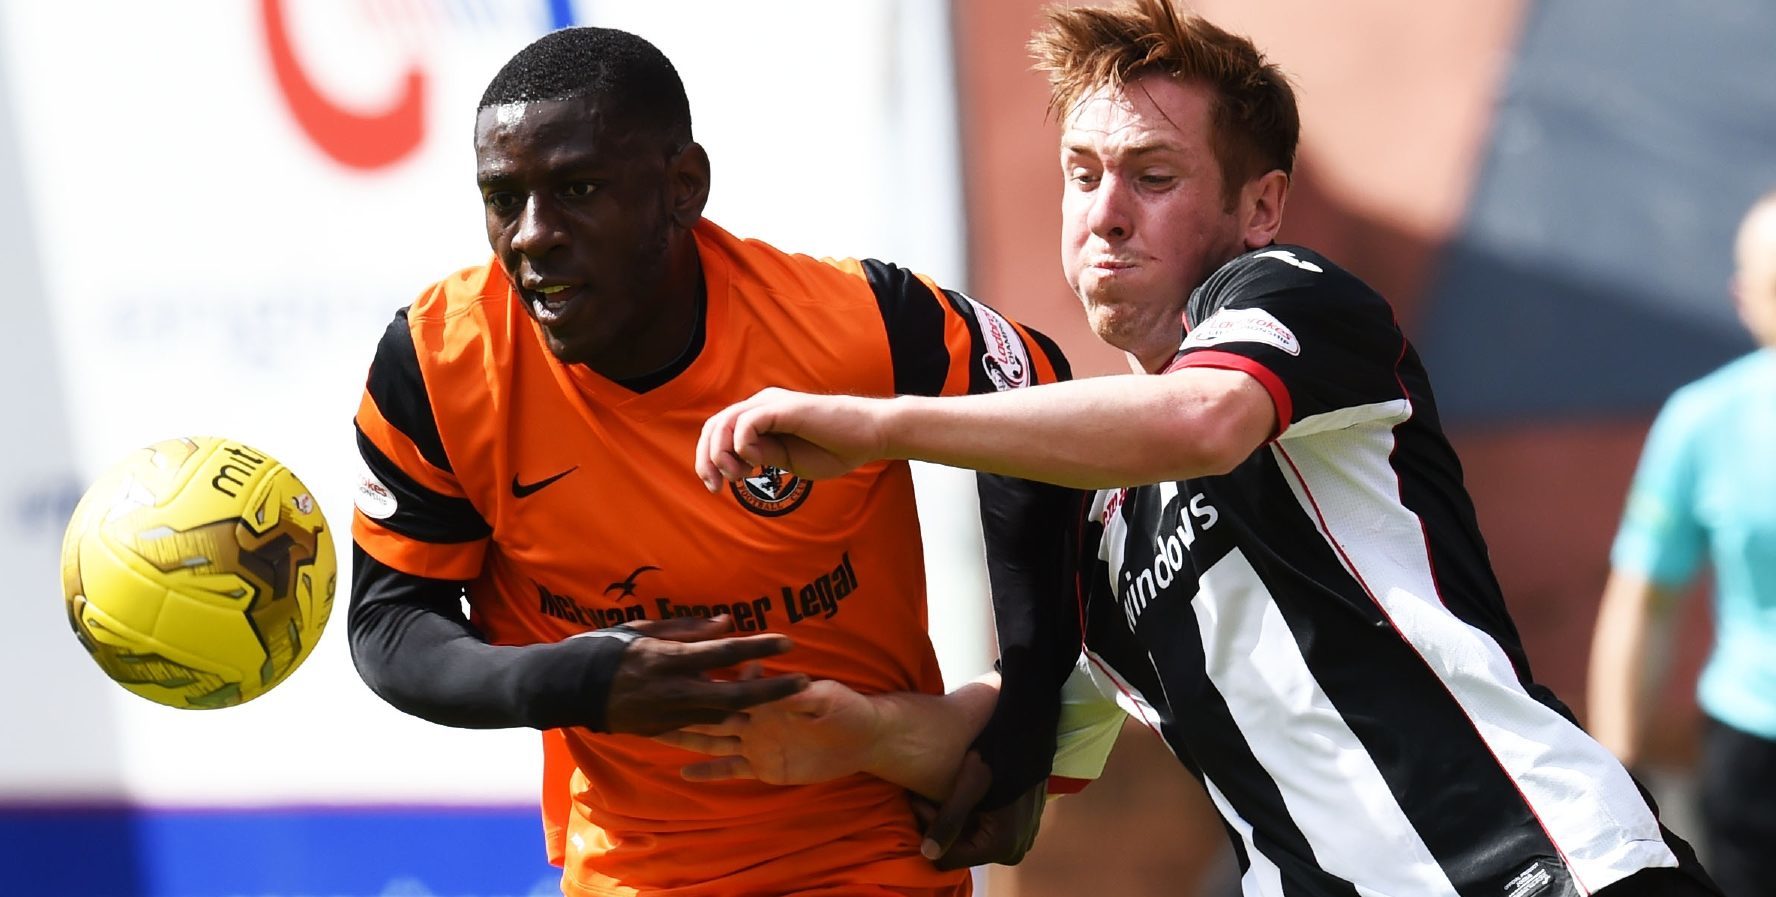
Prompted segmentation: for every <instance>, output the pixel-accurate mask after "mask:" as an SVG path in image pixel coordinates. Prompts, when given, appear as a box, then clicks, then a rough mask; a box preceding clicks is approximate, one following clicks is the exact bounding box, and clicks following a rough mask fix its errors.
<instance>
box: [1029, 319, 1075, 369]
mask: <svg viewBox="0 0 1776 897" xmlns="http://www.w3.org/2000/svg"><path fill="white" fill-rule="evenodd" d="M1024 332H1026V333H1028V334H1030V339H1031V340H1033V341H1034V342H1035V343H1036V347H1037V348H1038V349H1041V350H1042V354H1044V355H1046V356H1048V363H1049V364H1051V365H1054V370H1055V380H1056V381H1060V380H1071V379H1073V365H1072V364H1070V363H1068V361H1067V356H1066V355H1065V354H1064V353H1062V352H1061V346H1060V344H1059V343H1057V342H1055V341H1054V340H1052V339H1050V338H1049V336H1048V334H1046V333H1043V332H1042V331H1040V330H1037V329H1036V328H1034V327H1031V326H1029V325H1027V324H1026V325H1024Z"/></svg>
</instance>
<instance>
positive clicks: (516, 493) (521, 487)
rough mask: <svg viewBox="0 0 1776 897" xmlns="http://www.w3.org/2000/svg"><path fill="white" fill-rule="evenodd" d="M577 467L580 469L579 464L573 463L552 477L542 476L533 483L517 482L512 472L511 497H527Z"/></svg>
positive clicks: (516, 477)
mask: <svg viewBox="0 0 1776 897" xmlns="http://www.w3.org/2000/svg"><path fill="white" fill-rule="evenodd" d="M579 469H580V465H578V464H575V465H574V466H572V467H569V468H568V469H566V470H564V471H562V472H560V473H558V474H556V475H554V476H552V477H543V478H542V479H540V480H537V481H536V482H534V483H520V482H518V475H517V474H512V497H513V498H527V497H529V496H531V495H535V494H536V493H538V492H540V491H542V490H543V489H544V488H546V487H547V486H548V485H549V484H550V483H553V482H555V481H556V480H559V479H561V478H562V477H564V476H567V475H568V474H570V473H573V472H574V471H576V470H579Z"/></svg>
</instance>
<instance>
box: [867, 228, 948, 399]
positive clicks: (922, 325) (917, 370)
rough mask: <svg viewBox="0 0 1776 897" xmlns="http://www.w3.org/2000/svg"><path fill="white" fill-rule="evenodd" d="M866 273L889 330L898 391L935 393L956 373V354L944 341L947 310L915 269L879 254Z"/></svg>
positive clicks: (885, 325)
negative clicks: (952, 363)
mask: <svg viewBox="0 0 1776 897" xmlns="http://www.w3.org/2000/svg"><path fill="white" fill-rule="evenodd" d="M862 264H863V273H864V276H865V277H866V278H867V279H868V280H869V285H870V289H871V290H872V291H873V292H874V293H875V294H876V307H877V309H878V310H880V311H881V313H882V325H883V326H884V327H886V328H887V329H888V354H889V357H890V359H891V360H892V362H893V364H894V392H895V394H896V395H918V396H934V395H937V394H938V393H939V392H942V391H943V385H944V381H945V380H947V379H949V376H950V353H949V350H948V349H947V348H946V347H945V346H944V313H943V308H942V307H941V306H939V305H938V304H937V297H936V296H934V295H932V292H931V288H930V287H927V286H926V285H925V282H924V281H922V280H920V279H919V278H918V277H915V276H914V275H913V273H912V272H911V271H908V270H906V269H905V268H902V267H900V266H898V265H890V264H888V263H887V262H881V261H877V260H875V259H864V260H863V262H862Z"/></svg>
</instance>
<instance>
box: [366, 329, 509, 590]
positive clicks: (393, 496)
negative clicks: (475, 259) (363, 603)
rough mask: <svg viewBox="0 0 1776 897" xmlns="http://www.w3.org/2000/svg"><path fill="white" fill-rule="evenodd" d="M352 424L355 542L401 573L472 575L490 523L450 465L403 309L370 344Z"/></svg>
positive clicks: (478, 567)
mask: <svg viewBox="0 0 1776 897" xmlns="http://www.w3.org/2000/svg"><path fill="white" fill-rule="evenodd" d="M354 422H355V424H356V430H357V444H358V455H359V459H360V461H361V462H362V465H361V470H360V475H359V480H358V484H357V487H358V488H357V501H356V508H355V511H354V513H353V515H352V538H353V540H354V541H356V542H357V544H358V545H359V546H361V547H362V548H363V549H364V551H366V552H368V553H369V554H370V555H371V556H372V557H374V558H376V559H377V560H379V561H381V562H382V563H384V564H387V565H388V566H390V567H392V568H394V569H396V570H399V571H401V572H403V573H410V574H413V575H415V576H425V577H430V578H433V579H448V580H459V581H460V580H468V579H473V578H474V577H475V576H476V575H477V574H479V573H480V571H481V563H482V560H483V558H484V555H485V553H486V548H487V542H488V538H489V537H490V536H491V535H492V529H491V528H490V527H489V526H488V525H487V523H486V521H485V520H484V519H483V518H482V516H481V514H480V512H478V511H477V510H476V509H475V507H474V505H472V504H471V503H470V502H469V500H468V498H467V497H466V496H465V495H464V494H463V490H462V487H461V486H460V485H458V483H457V480H456V476H455V473H454V472H453V471H452V470H451V466H450V458H449V457H448V455H447V454H446V453H445V451H444V447H443V440H442V439H441V438H440V436H439V433H438V423H437V419H436V417H435V415H434V412H433V408H432V403H431V401H430V398H429V396H428V394H427V392H426V388H425V381H424V377H423V376H422V374H421V371H420V366H419V361H418V354H417V351H416V350H415V347H414V343H413V335H412V333H411V331H410V330H409V329H408V324H407V318H406V315H405V312H404V311H403V313H402V314H400V315H398V316H397V317H396V318H395V320H394V322H393V323H391V324H390V325H389V328H388V330H387V331H386V332H385V333H384V334H383V338H382V341H381V342H380V343H379V344H378V345H377V347H376V358H375V360H374V361H373V362H372V363H371V366H370V376H369V381H368V383H367V384H366V385H365V388H364V396H363V399H362V400H361V401H360V402H359V404H358V414H357V417H356V419H355V421H354Z"/></svg>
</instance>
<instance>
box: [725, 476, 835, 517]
mask: <svg viewBox="0 0 1776 897" xmlns="http://www.w3.org/2000/svg"><path fill="white" fill-rule="evenodd" d="M728 488H729V489H731V490H733V492H734V497H735V498H736V499H738V500H739V501H740V505H741V507H744V508H745V509H746V510H748V511H751V512H752V513H754V514H758V515H761V516H764V517H781V516H783V515H784V514H788V513H789V512H790V511H793V510H795V509H796V508H798V507H800V506H801V504H802V502H804V501H807V499H808V493H809V491H811V490H812V489H813V488H814V484H813V483H811V482H809V481H807V480H804V479H802V478H801V477H798V476H796V475H795V474H793V473H790V472H789V471H787V470H784V469H783V468H781V467H766V468H764V469H762V470H760V471H759V472H758V473H755V474H753V475H752V476H749V477H746V478H745V479H742V480H740V481H739V482H735V483H730V484H728Z"/></svg>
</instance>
